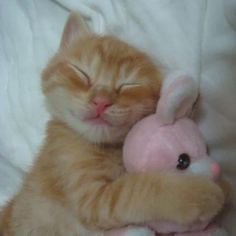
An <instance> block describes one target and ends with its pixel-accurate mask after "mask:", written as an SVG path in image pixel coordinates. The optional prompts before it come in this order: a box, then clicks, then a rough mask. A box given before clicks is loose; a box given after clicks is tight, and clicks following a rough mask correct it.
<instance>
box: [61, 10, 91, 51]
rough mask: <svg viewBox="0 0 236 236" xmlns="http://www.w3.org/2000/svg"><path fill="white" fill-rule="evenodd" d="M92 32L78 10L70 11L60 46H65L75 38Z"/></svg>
mask: <svg viewBox="0 0 236 236" xmlns="http://www.w3.org/2000/svg"><path fill="white" fill-rule="evenodd" d="M88 34H90V30H89V27H88V25H87V24H86V22H85V21H84V19H83V18H82V16H80V15H79V13H77V12H72V13H70V15H69V17H68V19H67V22H66V24H65V27H64V31H63V34H62V39H61V44H60V48H64V47H66V46H67V45H69V44H70V43H71V42H73V41H74V40H75V39H78V38H80V37H83V36H86V35H88Z"/></svg>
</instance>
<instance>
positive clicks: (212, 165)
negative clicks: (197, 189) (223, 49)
mask: <svg viewBox="0 0 236 236" xmlns="http://www.w3.org/2000/svg"><path fill="white" fill-rule="evenodd" d="M210 168H211V174H212V178H213V179H214V180H217V179H218V178H219V175H220V166H219V165H218V164H217V163H216V162H215V161H212V160H211V163H210Z"/></svg>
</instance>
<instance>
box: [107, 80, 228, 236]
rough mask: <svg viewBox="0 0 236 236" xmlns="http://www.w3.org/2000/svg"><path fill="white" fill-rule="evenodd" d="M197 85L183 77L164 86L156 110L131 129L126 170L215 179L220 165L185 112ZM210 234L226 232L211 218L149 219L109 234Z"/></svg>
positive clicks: (124, 154)
mask: <svg viewBox="0 0 236 236" xmlns="http://www.w3.org/2000/svg"><path fill="white" fill-rule="evenodd" d="M196 91H197V90H196V85H195V84H194V82H193V81H192V80H191V79H190V78H187V77H180V78H179V79H177V80H175V81H174V82H171V83H169V84H168V85H167V86H166V87H164V88H163V90H162V94H161V97H160V100H159V104H158V108H157V113H156V114H153V115H150V116H148V117H146V118H144V119H143V120H141V121H140V122H138V123H137V124H136V125H135V126H134V127H133V128H132V129H131V131H130V132H129V134H128V135H127V138H126V140H125V144H124V149H123V158H124V165H125V167H126V169H127V171H129V172H132V171H135V172H137V171H169V170H172V171H177V172H180V174H188V173H193V174H199V175H205V176H207V177H209V178H211V179H212V180H213V181H214V180H216V179H217V178H218V176H219V174H220V167H219V165H218V164H217V163H216V162H215V161H213V160H212V159H210V157H209V156H208V155H207V148H206V145H205V143H204V140H203V138H202V136H201V134H200V131H199V130H198V128H197V125H196V124H195V123H194V122H193V121H192V120H191V119H189V118H181V117H183V116H185V115H186V114H187V112H188V110H189V109H190V108H191V106H192V105H193V102H194V101H195V99H196V96H197V95H196V94H197V93H196ZM155 235H166V236H167V235H168V236H209V235H227V234H226V233H225V231H224V230H223V229H221V228H220V227H218V226H217V225H214V224H209V222H201V223H196V224H193V225H188V226H183V225H178V224H175V223H173V222H160V221H159V222H157V221H155V222H150V223H148V224H147V225H145V227H141V226H140V227H139V226H137V227H136V226H129V227H126V228H123V229H118V230H111V231H110V232H108V233H107V236H155Z"/></svg>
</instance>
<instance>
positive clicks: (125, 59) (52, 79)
mask: <svg viewBox="0 0 236 236" xmlns="http://www.w3.org/2000/svg"><path fill="white" fill-rule="evenodd" d="M160 86H161V76H160V73H159V70H158V68H156V67H155V66H154V64H153V63H152V62H151V61H150V59H149V58H148V57H147V56H146V55H145V54H143V53H141V52H139V51H138V50H137V49H135V48H133V47H131V46H129V45H127V44H126V43H124V42H121V41H119V40H118V39H115V38H113V37H110V36H105V37H99V36H97V35H94V34H92V33H91V32H89V30H88V27H87V26H86V25H85V23H84V22H83V21H82V19H81V18H80V17H79V16H78V15H77V14H71V15H70V17H69V19H68V21H67V24H66V26H65V29H64V33H63V36H62V41H61V46H60V49H59V51H58V53H57V54H56V55H55V56H54V57H53V58H52V60H51V61H50V63H49V64H48V65H47V67H46V69H45V70H44V71H43V74H42V88H43V92H44V94H45V97H46V101H47V104H48V108H49V111H50V113H51V115H52V119H51V121H50V122H49V123H48V126H47V136H46V139H45V140H44V143H43V146H42V148H41V150H40V152H39V155H38V157H37V159H36V161H35V163H34V165H33V167H32V169H31V171H30V172H29V173H28V174H27V175H26V177H25V179H24V184H23V186H22V188H21V190H20V192H19V193H18V194H16V196H15V197H14V198H13V199H12V200H11V201H10V202H9V203H8V205H7V206H6V207H5V208H4V209H3V211H2V219H1V224H0V229H1V231H2V234H3V235H4V236H25V235H35V236H42V235H43V236H53V235H56V236H64V235H68V236H69V235H70V236H76V235H79V236H91V235H95V236H96V235H97V236H98V235H100V236H101V235H104V233H103V232H104V231H106V230H107V229H111V228H114V227H123V226H125V225H128V224H140V223H143V222H145V221H148V220H154V219H155V220H158V219H159V220H174V221H177V222H180V223H187V222H193V221H195V220H198V219H209V218H211V217H212V216H214V215H215V214H217V212H218V211H219V209H220V208H221V206H222V204H223V193H222V191H221V189H220V188H219V187H218V186H217V185H216V184H215V183H213V182H211V181H208V180H206V179H204V178H199V177H194V176H193V177H188V178H186V177H184V176H180V175H177V174H176V175H175V174H174V173H165V174H164V173H139V174H138V173H132V174H130V173H126V172H125V170H124V167H123V165H122V142H123V140H124V137H125V136H126V134H127V132H128V131H129V129H130V128H131V126H132V125H133V124H134V123H135V122H136V121H137V120H140V119H141V118H142V117H144V116H146V115H149V114H150V113H153V112H154V111H155V107H156V102H157V99H158V95H159V91H160Z"/></svg>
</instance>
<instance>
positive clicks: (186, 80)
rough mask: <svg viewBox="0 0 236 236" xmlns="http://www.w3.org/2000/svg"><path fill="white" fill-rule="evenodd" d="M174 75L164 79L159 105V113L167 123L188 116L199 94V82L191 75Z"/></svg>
mask: <svg viewBox="0 0 236 236" xmlns="http://www.w3.org/2000/svg"><path fill="white" fill-rule="evenodd" d="M174 77H175V76H174ZM174 77H173V76H172V77H171V78H169V80H168V78H167V81H164V86H163V88H162V91H161V96H160V99H159V102H158V105H157V115H158V117H160V119H161V121H162V122H163V123H165V124H170V123H173V122H174V121H175V119H178V118H181V117H184V116H188V115H189V114H190V112H191V110H192V107H193V105H194V103H195V101H196V100H197V97H198V94H199V87H198V84H197V83H196V82H195V81H194V80H193V78H192V77H191V76H188V75H178V76H177V77H175V78H174Z"/></svg>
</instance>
